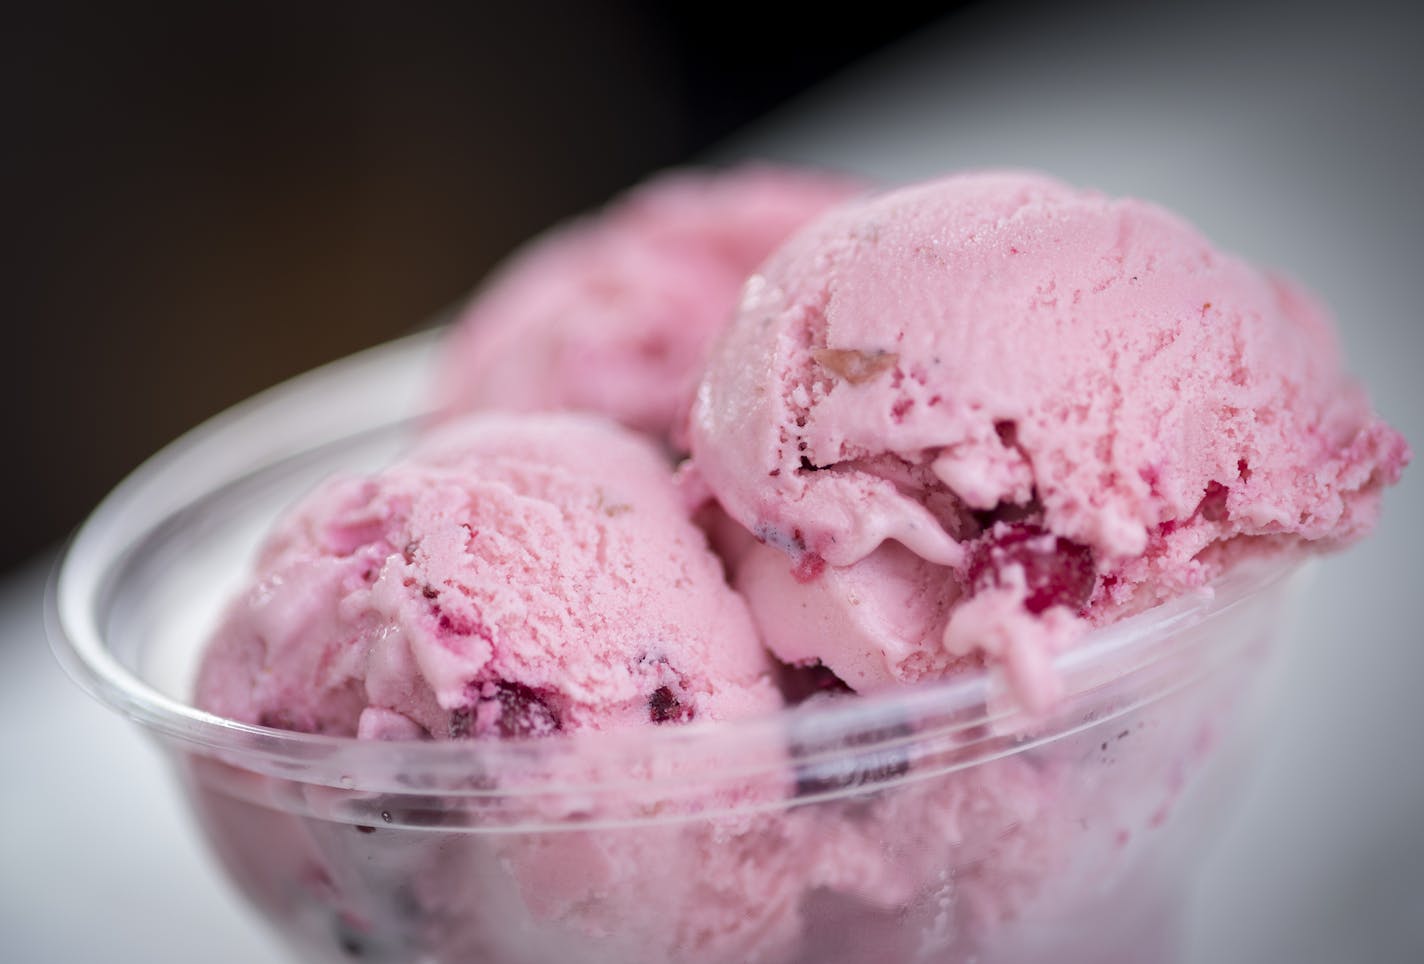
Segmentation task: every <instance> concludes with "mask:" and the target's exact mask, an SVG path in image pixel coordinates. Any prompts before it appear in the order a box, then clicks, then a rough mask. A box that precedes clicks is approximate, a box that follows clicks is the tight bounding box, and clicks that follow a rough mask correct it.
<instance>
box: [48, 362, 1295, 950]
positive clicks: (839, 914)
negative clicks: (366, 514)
mask: <svg viewBox="0 0 1424 964" xmlns="http://www.w3.org/2000/svg"><path fill="white" fill-rule="evenodd" d="M432 350H433V343H432V338H431V336H430V335H423V336H417V337H415V338H412V339H407V340H405V341H403V342H397V343H394V344H393V345H390V346H387V347H384V348H382V349H378V350H375V351H373V352H368V353H365V354H364V355H360V356H356V357H355V358H353V359H349V360H347V361H344V362H341V363H338V364H336V365H332V366H328V367H327V368H325V369H322V370H319V371H317V372H314V373H312V374H310V375H307V376H304V377H303V378H301V379H297V380H296V381H294V382H291V383H289V384H287V385H285V386H282V387H280V388H279V389H275V390H273V391H272V392H269V393H266V394H265V395H263V396H259V397H258V398H256V399H254V400H252V401H251V402H248V403H246V404H244V405H242V406H239V407H238V408H236V409H234V410H232V411H231V412H229V413H226V414H225V415H223V416H221V417H219V418H218V419H215V420H213V421H212V422H210V423H208V424H207V425H205V426H203V427H201V428H199V429H197V430H195V431H194V432H192V433H190V434H189V435H187V436H185V437H184V438H182V439H180V440H179V441H178V442H176V443H174V444H173V445H172V446H170V447H169V448H168V449H166V450H164V451H163V452H161V453H160V454H159V455H157V456H155V457H154V458H153V459H152V460H150V461H149V462H148V463H147V464H145V465H144V466H143V467H142V468H141V469H139V470H138V472H136V473H135V474H134V475H133V476H132V477H131V478H129V479H128V480H127V481H125V482H124V484H123V485H122V486H120V487H119V488H118V489H117V490H116V491H115V492H114V493H113V494H112V495H111V496H110V497H109V498H108V499H107V500H106V501H105V502H104V503H103V504H102V505H101V506H100V507H99V509H98V510H97V511H96V512H95V513H94V515H93V516H92V517H91V518H90V519H89V521H88V522H87V523H86V524H85V525H84V527H83V528H82V529H81V530H80V532H79V533H78V534H77V535H76V537H75V539H74V541H73V543H72V545H71V546H70V549H69V552H68V553H67V555H66V558H65V560H64V563H63V565H62V568H61V570H60V572H59V575H58V577H57V579H56V580H55V584H54V586H53V587H52V593H51V602H52V605H51V638H52V642H53V645H54V648H55V650H56V652H57V653H58V655H59V657H60V659H61V662H63V664H64V665H65V667H66V668H67V669H68V671H69V672H70V674H71V675H72V676H73V677H74V678H75V679H76V680H77V681H78V682H79V683H80V685H82V686H83V687H84V688H85V689H87V690H88V691H89V692H90V693H92V694H93V695H94V696H96V697H98V698H99V699H100V700H102V701H103V702H105V703H107V704H108V705H110V706H112V707H113V708H115V709H116V710H118V711H120V712H121V713H123V714H125V715H127V716H129V717H131V718H132V719H134V720H136V721H137V722H138V723H140V724H141V725H142V726H144V727H145V728H147V729H148V730H149V731H150V732H151V733H153V734H154V735H155V736H156V737H157V738H158V739H159V741H160V742H161V744H162V745H163V746H164V747H165V748H166V749H167V750H168V751H169V754H170V756H171V759H172V761H173V763H174V764H175V766H176V769H177V772H178V774H179V777H180V779H181V782H182V785H183V788H184V790H185V792H186V793H187V796H188V800H189V802H190V803H191V804H192V806H193V807H194V809H195V811H196V813H197V815H198V817H199V821H200V824H201V826H202V827H203V828H204V830H205V832H206V834H207V836H208V838H209V842H210V843H211V844H212V847H213V849H214V851H215V852H216V853H217V854H218V856H219V858H220V859H221V860H222V862H223V864H224V866H225V867H226V869H227V870H228V872H229V873H230V874H231V875H232V877H233V879H234V880H235V881H236V882H237V884H238V885H239V886H240V888H241V889H242V890H243V891H244V892H245V893H246V895H247V896H248V897H249V898H250V899H251V900H252V901H253V902H254V903H255V904H256V905H257V906H258V907H259V908H260V909H261V910H262V911H263V912H264V913H265V915H266V916H267V917H268V919H269V920H270V921H271V922H272V923H273V924H274V925H275V926H276V927H277V928H278V929H279V930H280V931H281V932H282V934H284V935H285V937H286V938H287V939H288V940H289V942H290V943H291V945H292V946H293V947H294V948H295V949H297V952H298V955H299V957H300V958H301V959H304V960H329V961H352V960H360V961H412V962H413V961H439V962H455V961H461V962H464V961H480V962H497V964H504V962H521V964H525V962H527V964H535V962H539V964H542V962H558V964H569V962H617V964H632V962H659V964H662V962H737V964H747V962H767V964H791V962H796V964H836V962H850V961H857V962H859V961H877V962H887V964H894V962H909V961H936V962H966V964H967V962H971V961H973V962H977V964H1001V962H1002V964H1009V962H1012V964H1029V962H1040V961H1042V962H1049V961H1051V962H1055V964H1059V962H1063V961H1094V962H1110V961H1144V960H1151V961H1169V960H1171V959H1173V957H1174V955H1175V950H1174V949H1175V947H1176V943H1177V930H1178V927H1179V924H1180V923H1181V919H1182V912H1183V907H1184V903H1185V899H1186V896H1187V893H1188V890H1189V886H1190V882H1191V878H1192V875H1193V871H1194V868H1195V866H1196V865H1197V863H1198V862H1199V860H1200V858H1201V855H1202V853H1203V851H1204V850H1205V849H1206V847H1207V845H1208V844H1210V842H1211V840H1212V838H1213V837H1214V836H1215V835H1216V833H1217V831H1218V829H1219V828H1220V826H1221V823H1222V821H1223V819H1224V817H1225V815H1226V813H1227V812H1228V809H1229V804H1230V802H1231V800H1232V799H1233V797H1234V796H1235V795H1236V791H1237V790H1238V789H1239V787H1240V783H1241V776H1242V773H1243V769H1244V767H1245V765H1246V763H1247V760H1248V758H1249V753H1250V750H1251V745H1252V743H1253V742H1254V736H1255V735H1256V734H1257V732H1258V730H1259V727H1258V725H1257V724H1258V717H1259V715H1260V714H1259V708H1260V702H1261V701H1260V694H1261V690H1262V687H1261V681H1262V676H1263V671H1264V668H1265V666H1266V663H1267V657H1268V655H1269V653H1270V651H1271V649H1272V648H1273V645H1274V642H1275V640H1276V637H1277V636H1278V635H1279V633H1280V627H1281V624H1282V613H1283V607H1284V605H1285V602H1286V600H1287V597H1288V596H1289V595H1290V589H1291V586H1292V584H1293V583H1294V582H1295V580H1294V579H1293V578H1291V577H1292V574H1293V573H1295V572H1296V571H1298V567H1297V566H1295V565H1293V564H1289V563H1277V564H1275V565H1271V566H1260V567H1255V568H1251V569H1243V570H1238V571H1237V572H1236V573H1234V574H1233V575H1232V576H1231V577H1230V578H1228V579H1226V580H1224V581H1223V582H1222V583H1221V584H1219V585H1217V586H1215V587H1213V591H1212V592H1209V593H1208V592H1204V593H1201V594H1199V595H1195V596H1191V597H1188V598H1182V599H1178V600H1176V601H1174V602H1172V603H1169V604H1167V605H1164V606H1161V607H1159V608H1157V609H1155V610H1152V611H1149V612H1146V613H1143V614H1141V615H1139V616H1136V617H1133V618H1131V619H1128V620H1125V621H1123V622H1121V623H1118V624H1116V625H1114V626H1112V627H1110V628H1108V629H1105V630H1102V631H1099V632H1097V633H1095V634H1093V635H1092V636H1090V637H1089V638H1088V639H1087V640H1085V641H1084V642H1083V644H1082V645H1080V646H1078V647H1077V648H1074V649H1073V650H1071V651H1069V652H1067V653H1065V654H1063V655H1062V656H1061V657H1060V658H1059V659H1058V661H1057V662H1058V669H1059V671H1060V673H1061V676H1062V679H1063V681H1064V687H1065V690H1066V694H1067V695H1066V696H1065V698H1064V699H1063V701H1062V702H1061V703H1060V704H1059V705H1058V706H1057V708H1056V709H1055V710H1054V711H1053V712H1051V713H1049V714H1046V715H1038V716H1034V715H1029V714H1027V713H1025V712H1024V711H1022V710H1021V709H1019V708H1018V707H1017V706H1016V705H1015V704H1014V703H1013V702H1012V700H1011V699H1010V697H1009V695H1008V692H1007V690H1006V688H1005V687H1004V685H1003V683H1002V681H1001V680H1000V679H999V678H998V677H996V676H994V675H992V674H985V675H978V676H967V677H959V678H956V679H953V680H951V681H948V682H945V683H942V684H937V685H932V686H922V687H915V688H910V689H906V690H903V691H900V692H896V693H893V694H887V695H882V696H876V697H867V698H839V699H824V700H812V701H810V702H809V703H807V704H804V705H803V706H801V707H799V708H797V709H795V710H788V711H785V712H783V713H781V714H779V715H777V716H774V717H770V718H764V719H758V720H750V721H745V722H739V723H735V724H722V725H707V726H700V725H689V726H686V727H659V728H656V729H649V730H647V731H638V732H633V733H624V734H620V735H609V734H596V735H592V736H589V735H585V736H582V737H580V736H578V735H571V736H558V737H550V738H544V739H538V740H529V741H507V742H486V741H480V742H475V741H466V742H447V743H379V742H362V741H358V740H354V739H340V738H332V737H322V736H314V735H309V734H299V733H291V732H284V731H279V730H270V729H266V728H263V727H257V726H248V725H243V724H238V723H233V722H230V721H226V720H223V719H220V718H217V717H214V716H211V715H208V714H205V713H203V712H200V711H199V710H196V709H194V708H193V707H191V706H190V705H188V702H187V700H188V697H189V694H190V689H191V680H192V676H193V672H194V670H195V668H196V665H197V660H198V657H199V653H200V651H201V647H202V645H203V642H204V640H205V638H206V635H207V632H208V628H209V627H210V626H211V625H212V624H213V623H214V621H215V619H216V616H217V613H218V612H219V610H220V609H221V608H222V606H223V605H224V602H225V601H226V599H227V598H229V596H230V595H231V594H232V593H233V592H234V590H235V589H236V588H237V587H238V585H239V584H240V583H241V582H242V580H243V578H244V577H245V573H246V566H247V560H248V558H249V557H250V554H251V552H252V550H253V548H254V546H255V544H256V542H257V540H258V539H259V538H260V536H261V534H262V532H263V531H264V530H265V529H266V527H267V525H268V523H269V522H270V521H271V519H272V517H273V516H274V515H275V514H276V513H277V512H278V511H279V510H280V509H281V508H282V507H283V506H284V505H286V504H288V503H289V502H290V501H291V500H292V499H293V498H294V497H295V496H296V495H297V494H299V493H300V492H302V491H304V490H305V489H307V488H309V487H310V486H311V485H313V484H314V483H315V482H316V481H317V480H319V479H320V478H321V477H322V476H324V475H325V474H327V473H328V472H329V471H331V470H332V469H333V468H335V467H337V466H341V467H346V468H350V467H353V466H354V467H358V468H359V467H367V466H369V467H375V466H377V465H379V464H382V463H383V462H385V461H387V460H388V459H389V458H390V457H391V456H392V455H393V454H394V453H396V452H397V451H399V449H400V447H401V446H402V444H403V443H404V442H405V441H407V440H408V439H409V437H410V435H411V432H412V430H413V425H414V421H415V420H416V419H417V418H418V415H419V406H420V402H421V389H420V386H421V374H422V372H423V371H425V368H426V365H427V364H428V362H429V355H430V353H431V351H432Z"/></svg>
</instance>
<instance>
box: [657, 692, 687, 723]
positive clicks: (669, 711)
mask: <svg viewBox="0 0 1424 964" xmlns="http://www.w3.org/2000/svg"><path fill="white" fill-rule="evenodd" d="M648 719H649V720H652V721H653V722H654V723H685V722H687V721H688V720H690V719H692V709H691V708H690V707H687V706H683V705H682V701H681V700H679V699H678V698H677V694H675V693H674V692H673V691H672V690H671V689H669V688H668V687H666V686H659V687H658V688H657V689H655V690H653V692H652V695H651V696H649V697H648Z"/></svg>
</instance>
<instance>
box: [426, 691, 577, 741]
mask: <svg viewBox="0 0 1424 964" xmlns="http://www.w3.org/2000/svg"><path fill="white" fill-rule="evenodd" d="M471 689H472V690H473V691H474V693H475V695H476V699H475V702H474V703H472V704H470V705H468V706H462V707H460V708H459V709H457V710H455V711H454V712H452V713H451V714H450V729H449V732H450V738H451V739H456V740H458V739H463V738H466V737H471V736H473V737H476V738H486V737H500V738H506V739H507V738H510V737H515V738H518V737H529V736H548V735H549V734H550V733H555V732H557V731H558V730H560V729H561V728H562V724H561V723H560V721H559V717H558V715H557V714H556V713H555V712H554V710H553V708H552V707H550V706H549V704H548V703H547V702H545V701H544V699H543V698H542V697H541V696H540V695H539V694H538V692H536V691H535V690H534V689H533V688H531V687H528V686H525V685H524V684H523V683H512V682H507V681H505V680H497V681H494V682H490V683H482V684H475V685H474V686H472V687H471Z"/></svg>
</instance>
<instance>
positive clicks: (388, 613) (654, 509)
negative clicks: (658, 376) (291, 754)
mask: <svg viewBox="0 0 1424 964" xmlns="http://www.w3.org/2000/svg"><path fill="white" fill-rule="evenodd" d="M197 702H198V705H199V706H201V707H202V708H204V709H207V710H209V711H211V712H214V713H217V714H219V715H222V716H226V717H228V718H231V719H235V720H240V721H243V722H249V723H260V724H265V725H269V726H277V727H282V728H286V729H293V730H302V731H310V732H319V733H330V734H338V735H357V736H361V737H364V738H409V737H426V736H429V737H433V738H436V739H456V738H462V737H472V738H479V737H487V736H503V737H510V736H515V737H518V736H541V735H545V734H549V733H553V732H555V731H560V730H573V729H586V728H592V729H611V728H618V727H626V726H646V725H650V724H665V723H674V722H682V721H688V720H721V719H729V718H734V717H741V716H748V715H752V714H755V713H758V712H762V711H765V710H769V709H772V708H775V707H777V706H779V705H780V697H779V696H778V694H777V691H776V688H775V686H774V685H773V682H772V679H771V674H770V660H769V658H768V657H767V656H766V654H765V652H764V650H763V649H762V648H761V646H760V644H759V642H758V639H757V635H756V633H755V631H754V629H753V626H752V623H751V621H750V619H749V617H748V615H747V611H746V608H745V606H744V605H743V603H742V602H741V600H740V599H739V598H738V597H737V596H736V594H735V593H733V592H732V590H731V589H730V588H729V587H728V586H727V585H726V582H725V580H724V577H723V573H722V569H721V565H720V563H719V562H718V561H717V559H716V558H715V557H714V556H713V555H712V554H711V553H710V552H709V551H708V549H707V546H706V541H705V539H704V537H703V535H702V534H701V532H700V531H699V530H698V529H697V528H696V527H695V526H694V525H693V524H692V523H691V522H690V521H689V520H688V518H687V514H686V509H685V508H684V507H683V504H682V502H681V501H680V499H679V497H678V495H677V492H676V490H675V489H674V487H673V485H672V482H671V479H670V473H669V470H668V469H667V467H666V464H665V462H664V459H663V457H662V455H661V454H660V453H659V452H658V451H657V450H656V449H655V448H654V447H653V446H652V445H651V444H649V443H647V442H645V441H643V440H641V439H639V438H637V437H635V436H633V435H631V434H630V433H628V432H626V431H624V430H622V429H620V428H618V427H617V426H614V425H612V424H608V423H604V422H602V421H601V420H597V419H593V418H591V417H584V416H572V415H568V416H542V417H512V416H485V417H479V418H474V419H470V420H465V421H459V422H453V423H450V424H449V425H447V426H445V427H444V428H443V429H441V430H439V431H437V432H435V433H433V434H431V435H430V436H429V437H428V438H426V439H425V440H423V442H422V443H421V445H420V446H419V447H418V448H417V450H416V451H415V452H414V453H412V454H411V455H410V456H409V457H408V458H407V459H406V460H404V461H403V462H401V463H399V464H397V465H394V466H392V467H390V468H389V469H387V470H385V471H384V472H381V473H380V474H377V475H373V476H369V477H347V478H339V479H336V480H333V481H331V482H328V483H327V484H326V485H324V486H322V487H321V488H320V489H318V490H317V491H316V492H314V493H313V494H312V495H311V496H309V497H308V498H307V499H306V500H305V501H304V502H303V503H302V504H300V505H299V506H297V507H296V508H295V509H294V510H293V511H292V512H291V513H290V515H289V516H288V517H287V518H286V519H285V520H284V521H283V522H282V523H281V524H280V525H279V526H278V527H277V529H276V530H275V531H274V532H273V533H272V535H271V536H270V537H269V538H268V540H267V543H266V545H265V547H264V548H263V550H262V552H261V555H260V557H259V559H258V564H257V574H256V578H255V579H254V581H253V583H252V585H251V588H250V589H249V590H248V591H247V592H246V593H245V594H244V595H243V596H242V597H241V598H240V599H238V600H237V601H236V602H235V603H234V604H233V606H232V607H231V608H230V609H229V611H228V613H227V615H226V618H225V619H224V620H223V622H222V624H221V626H220V627H219V628H218V630H217V632H216V634H215V635H214V637H213V639H212V642H211V644H210V646H209V649H208V651H207V654H206V657H205V659H204V662H203V664H202V667H201V670H200V673H199V677H198V682H197Z"/></svg>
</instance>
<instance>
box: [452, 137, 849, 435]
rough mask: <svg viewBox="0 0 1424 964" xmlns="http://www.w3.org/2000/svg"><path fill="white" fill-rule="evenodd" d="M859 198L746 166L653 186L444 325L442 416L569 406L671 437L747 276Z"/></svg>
mask: <svg viewBox="0 0 1424 964" xmlns="http://www.w3.org/2000/svg"><path fill="white" fill-rule="evenodd" d="M861 189H862V185H861V184H860V183H859V182H856V181H852V180H850V179H848V178H843V177H837V176H832V175H830V174H825V173H820V172H816V171H808V170H801V169H795V168H788V167H774V166H768V165H760V166H759V165H750V166H745V167H740V168H734V169H731V170H728V171H724V172H718V173H712V172H692V171H688V172H682V173H674V174H666V175H663V176H661V177H659V178H657V179H655V180H653V181H651V182H649V183H647V184H645V185H643V186H641V187H639V188H637V189H635V190H633V191H631V192H630V193H628V194H627V195H625V196H623V197H622V198H619V199H618V200H616V201H614V202H613V203H612V204H611V205H610V206H609V207H608V208H607V209H606V210H605V211H603V212H602V213H600V214H598V215H595V216H593V217H590V218H587V219H584V220H582V221H578V222H575V223H573V224H571V225H568V226H565V227H563V228H560V229H556V230H555V231H553V232H551V233H550V234H548V235H546V236H545V237H543V238H540V239H538V240H536V241H535V242H533V243H532V244H531V245H529V246H528V247H526V248H525V249H524V250H523V251H522V252H520V253H519V254H517V255H515V256H514V257H513V258H512V259H511V260H510V261H509V262H508V263H507V264H506V265H505V266H504V267H503V268H502V269H501V270H500V272H499V273H498V274H497V275H496V276H495V277H494V279H493V280H492V281H491V282H490V283H489V284H487V285H486V286H485V288H484V289H483V290H482V291H481V292H480V293H479V294H478V295H477V296H476V297H475V299H474V300H473V301H472V302H471V303H470V306H469V307H468V308H467V309H466V311H465V313H464V315H463V316H462V317H461V319H460V320H459V321H458V322H457V324H456V327H455V330H454V331H453V332H452V333H451V336H450V339H449V342H448V344H447V351H446V353H445V355H444V358H443V361H442V363H441V367H440V370H439V373H438V377H437V381H436V386H437V387H436V396H437V402H438V404H439V406H440V408H441V409H443V410H445V411H466V410H470V409H478V408H499V409H505V410H512V411H534V410H546V409H581V410H589V411H595V412H601V413H603V414H605V415H608V416H610V417H612V418H614V419H617V420H618V421H620V422H622V423H623V424H625V425H628V426H630V427H632V428H635V429H638V430H640V431H643V432H647V433H649V434H651V435H653V436H655V437H657V438H660V439H664V440H671V433H672V432H673V430H674V427H675V426H676V425H678V424H679V423H680V420H681V416H683V415H685V413H686V405H687V400H688V398H689V396H690V394H691V391H692V386H693V384H694V382H695V380H696V378H697V376H698V374H699V373H700V371H701V366H702V363H703V361H704V359H705V356H706V351H707V346H708V344H709V343H710V342H711V340H712V338H713V337H714V336H715V335H716V334H717V332H718V331H720V330H721V329H722V328H723V327H724V326H725V325H726V324H727V322H728V321H729V320H730V319H731V316H732V311H733V309H734V308H735V306H736V302H737V297H738V294H739V292H740V291H741V287H742V282H743V281H744V280H745V279H746V277H747V275H748V274H750V273H751V272H752V270H753V269H754V268H755V267H756V266H757V264H759V263H760V262H761V261H762V259H763V258H765V257H766V256H767V255H768V254H770V253H771V251H772V250H773V249H774V248H775V247H776V245H778V244H779V243H780V242H781V241H783V240H784V239H785V238H786V237H787V235H789V234H790V233H791V232H792V231H794V230H795V229H796V228H798V227H800V226H801V225H802V224H803V223H805V222H806V221H807V220H809V219H810V218H812V217H814V216H815V215H818V214H820V213H821V212H822V211H824V210H826V209H827V208H828V207H830V206H831V205H833V204H835V203H836V202H838V201H841V200H844V199H845V198H847V197H849V196H851V195H852V194H854V193H856V192H857V191H859V190H861Z"/></svg>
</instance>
